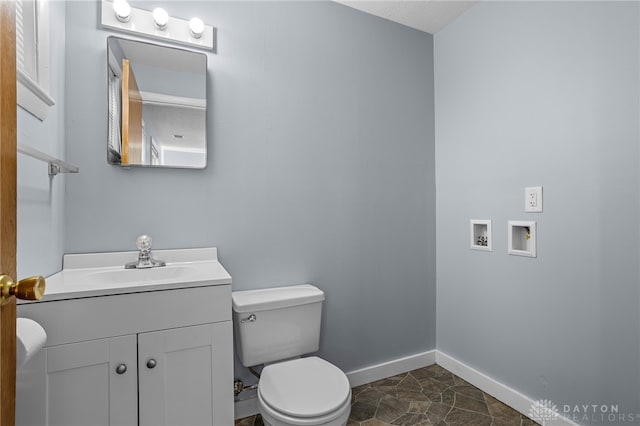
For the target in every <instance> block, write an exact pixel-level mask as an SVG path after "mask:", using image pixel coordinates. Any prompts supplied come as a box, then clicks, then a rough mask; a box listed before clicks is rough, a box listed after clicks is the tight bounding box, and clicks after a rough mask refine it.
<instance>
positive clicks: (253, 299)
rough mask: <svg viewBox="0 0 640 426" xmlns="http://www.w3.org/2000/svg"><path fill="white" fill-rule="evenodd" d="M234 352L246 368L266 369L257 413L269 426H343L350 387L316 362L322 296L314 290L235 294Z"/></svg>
mask: <svg viewBox="0 0 640 426" xmlns="http://www.w3.org/2000/svg"><path fill="white" fill-rule="evenodd" d="M232 299H233V329H234V333H235V341H236V351H237V354H238V358H239V359H240V362H241V363H242V364H243V365H244V366H246V367H253V366H256V365H260V364H266V366H265V367H264V369H263V370H262V374H261V376H260V382H259V384H258V409H259V411H260V414H261V415H262V420H263V422H264V424H265V425H267V426H289V425H308V426H315V425H326V426H344V425H346V424H347V420H348V418H349V413H350V412H351V387H350V386H349V381H348V380H347V376H346V375H345V374H344V373H343V372H342V371H341V370H340V369H339V368H338V367H336V366H335V365H333V364H331V363H329V362H327V361H325V360H323V359H321V358H318V357H315V356H313V357H308V358H299V356H300V355H304V354H308V353H312V352H315V351H317V350H318V347H319V343H320V319H321V316H322V302H323V301H324V293H323V292H322V290H320V289H319V288H317V287H314V286H312V285H308V284H306V285H297V286H291V287H277V288H269V289H262V290H248V291H235V292H233V293H232Z"/></svg>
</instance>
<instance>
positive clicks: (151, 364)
mask: <svg viewBox="0 0 640 426" xmlns="http://www.w3.org/2000/svg"><path fill="white" fill-rule="evenodd" d="M156 365H158V363H157V362H156V360H155V359H153V358H151V359H150V360H149V361H147V368H154V367H155V366H156Z"/></svg>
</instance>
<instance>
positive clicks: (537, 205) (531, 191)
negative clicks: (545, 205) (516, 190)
mask: <svg viewBox="0 0 640 426" xmlns="http://www.w3.org/2000/svg"><path fill="white" fill-rule="evenodd" d="M524 211H525V212H530V213H541V212H542V187H541V186H532V187H527V188H525V189H524Z"/></svg>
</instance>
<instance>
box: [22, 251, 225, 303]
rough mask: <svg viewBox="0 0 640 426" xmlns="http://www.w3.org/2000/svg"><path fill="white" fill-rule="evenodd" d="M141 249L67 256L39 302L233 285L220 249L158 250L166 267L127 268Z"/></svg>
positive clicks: (157, 253) (159, 256)
mask: <svg viewBox="0 0 640 426" xmlns="http://www.w3.org/2000/svg"><path fill="white" fill-rule="evenodd" d="M137 256H138V252H136V251H131V252H116V253H90V254H72V255H65V256H64V260H63V269H62V271H60V272H58V273H56V274H54V275H51V276H50V277H47V279H46V291H45V296H44V297H43V299H42V300H41V301H39V302H28V301H18V303H42V302H49V301H54V300H65V299H78V298H84V297H95V296H108V295H114V294H126V293H139V292H146V291H157V290H171V289H177V288H189V287H203V286H214V285H225V284H231V275H229V273H228V272H227V271H226V270H225V269H224V267H223V266H222V264H220V262H219V261H218V255H217V249H216V248H202V249H182V250H154V251H152V256H153V258H154V259H158V260H164V261H165V262H167V265H166V266H162V267H157V268H148V269H124V265H125V263H127V262H131V261H135V260H136V259H137Z"/></svg>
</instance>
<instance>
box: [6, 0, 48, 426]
mask: <svg viewBox="0 0 640 426" xmlns="http://www.w3.org/2000/svg"><path fill="white" fill-rule="evenodd" d="M15 24H16V18H15V2H13V1H2V0H0V426H13V425H14V424H15V415H16V413H15V406H16V297H18V298H20V299H28V300H39V299H41V298H42V296H43V295H44V284H45V283H44V278H42V277H32V278H28V279H27V280H23V281H21V282H19V283H17V284H16V283H14V281H13V279H14V278H15V277H16V134H17V132H16V126H17V117H16V116H17V111H16V108H17V107H16V28H15Z"/></svg>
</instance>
